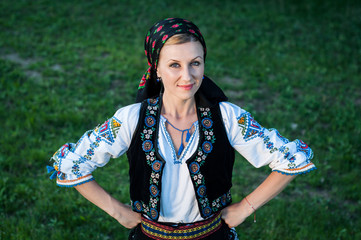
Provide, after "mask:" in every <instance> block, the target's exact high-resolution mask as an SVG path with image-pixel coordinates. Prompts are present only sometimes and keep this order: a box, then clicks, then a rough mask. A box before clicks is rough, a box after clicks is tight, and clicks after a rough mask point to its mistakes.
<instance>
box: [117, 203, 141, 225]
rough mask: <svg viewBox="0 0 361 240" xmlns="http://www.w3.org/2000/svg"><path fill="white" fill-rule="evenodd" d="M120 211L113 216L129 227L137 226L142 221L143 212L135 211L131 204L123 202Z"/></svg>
mask: <svg viewBox="0 0 361 240" xmlns="http://www.w3.org/2000/svg"><path fill="white" fill-rule="evenodd" d="M119 207H120V209H119V211H117V213H116V214H115V216H113V217H114V218H115V219H116V220H117V221H118V222H119V223H120V224H121V225H123V226H124V227H126V228H128V229H132V228H135V227H136V226H137V225H138V224H140V222H141V214H140V213H137V212H134V211H133V210H132V208H131V207H130V206H129V205H125V204H121V205H120V206H119Z"/></svg>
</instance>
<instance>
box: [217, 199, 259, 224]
mask: <svg viewBox="0 0 361 240" xmlns="http://www.w3.org/2000/svg"><path fill="white" fill-rule="evenodd" d="M252 212H253V209H251V208H250V207H249V206H248V205H245V204H244V200H243V201H241V202H238V203H234V204H232V205H230V206H228V207H226V208H224V209H223V210H222V219H223V220H224V222H225V223H226V224H227V225H228V227H229V228H233V227H237V226H238V225H240V224H241V223H243V221H244V220H245V219H246V218H247V217H248V216H249V215H251V214H252Z"/></svg>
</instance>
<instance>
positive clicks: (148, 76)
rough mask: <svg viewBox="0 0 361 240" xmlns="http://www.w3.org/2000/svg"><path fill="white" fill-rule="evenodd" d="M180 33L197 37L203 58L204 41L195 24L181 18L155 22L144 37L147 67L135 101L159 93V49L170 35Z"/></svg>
mask: <svg viewBox="0 0 361 240" xmlns="http://www.w3.org/2000/svg"><path fill="white" fill-rule="evenodd" d="M181 33H188V34H191V35H193V36H195V37H196V38H197V39H198V41H199V42H200V43H201V44H202V46H203V50H204V59H205V57H206V53H207V48H206V43H205V41H204V39H203V36H202V34H201V32H200V31H199V29H198V27H197V26H196V25H194V24H193V23H192V22H190V21H188V20H185V19H182V18H167V19H164V20H161V21H159V22H157V23H156V24H154V25H153V26H152V27H151V28H150V29H149V31H148V33H147V35H146V37H145V42H144V49H145V55H146V56H147V58H148V65H149V68H148V70H147V71H146V73H145V74H144V75H143V77H142V80H141V81H140V84H139V89H138V93H137V99H136V102H141V101H143V100H144V99H147V98H150V97H154V96H157V95H159V93H160V90H161V83H160V82H157V74H156V70H157V64H158V60H159V53H160V50H161V49H162V47H163V46H164V44H165V42H166V41H167V40H168V39H169V38H170V37H172V36H174V35H176V34H181Z"/></svg>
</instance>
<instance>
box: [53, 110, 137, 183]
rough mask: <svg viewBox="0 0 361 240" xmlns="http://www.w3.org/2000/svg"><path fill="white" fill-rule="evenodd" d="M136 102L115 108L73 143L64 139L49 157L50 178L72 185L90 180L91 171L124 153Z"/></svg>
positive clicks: (134, 118) (127, 144)
mask: <svg viewBox="0 0 361 240" xmlns="http://www.w3.org/2000/svg"><path fill="white" fill-rule="evenodd" d="M139 108H140V103H138V104H133V105H129V106H126V107H123V108H121V109H119V110H118V111H117V112H116V113H115V114H114V116H112V117H111V118H109V119H108V120H107V121H105V122H104V123H103V124H101V125H99V126H98V127H96V128H95V129H93V130H89V131H87V132H86V133H84V135H83V136H82V137H81V138H80V139H79V140H78V142H77V143H76V144H75V143H66V144H64V145H63V146H62V147H61V148H60V149H59V150H58V151H56V152H55V153H54V155H53V157H52V158H51V161H53V166H52V167H48V172H53V174H52V175H51V177H50V178H51V179H53V178H56V179H57V185H59V186H62V187H74V186H76V185H80V184H83V183H85V182H88V181H92V180H93V176H92V172H93V171H94V170H95V169H96V168H97V167H103V166H104V165H105V164H107V163H108V161H109V159H110V158H117V157H119V156H121V155H122V154H123V153H125V152H126V151H127V150H128V148H129V145H130V142H131V139H132V136H133V133H134V131H135V128H136V125H137V123H138V118H139Z"/></svg>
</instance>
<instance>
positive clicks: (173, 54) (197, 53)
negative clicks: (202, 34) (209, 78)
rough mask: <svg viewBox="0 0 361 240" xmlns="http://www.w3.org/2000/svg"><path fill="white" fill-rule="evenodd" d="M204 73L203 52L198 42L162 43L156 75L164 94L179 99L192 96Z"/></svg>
mask: <svg viewBox="0 0 361 240" xmlns="http://www.w3.org/2000/svg"><path fill="white" fill-rule="evenodd" d="M203 73H204V52H203V46H202V44H201V43H200V42H187V43H182V44H173V45H164V46H163V48H162V50H161V51H160V54H159V61H158V68H157V75H158V77H161V78H162V82H163V85H164V96H167V97H172V98H176V99H179V100H188V99H190V98H192V97H194V94H195V93H196V92H197V90H198V89H199V87H200V85H201V83H202V79H203Z"/></svg>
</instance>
